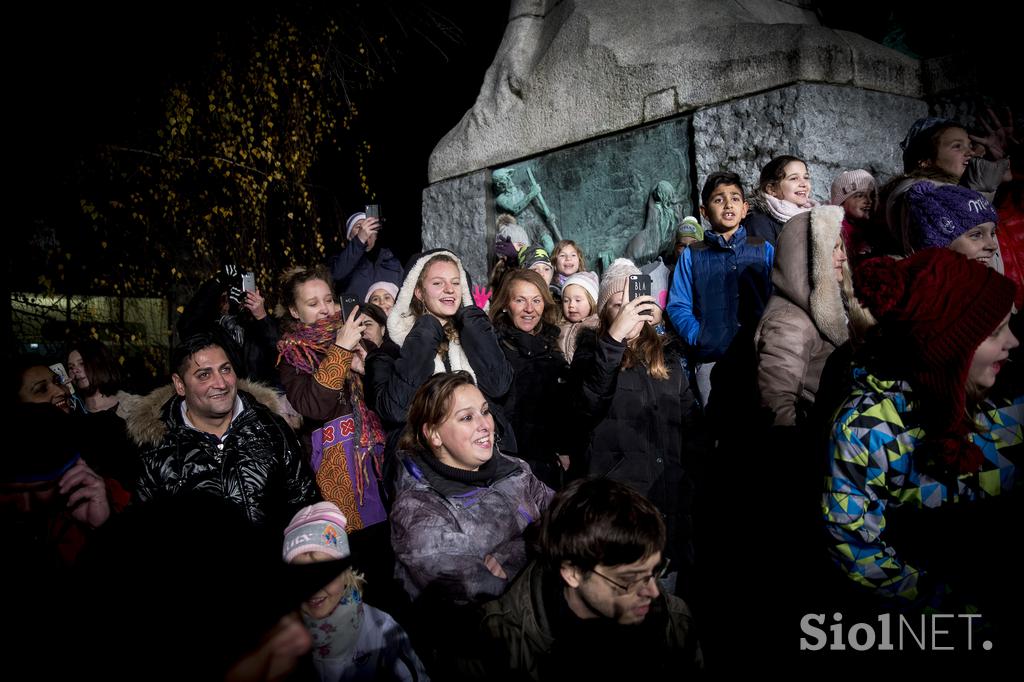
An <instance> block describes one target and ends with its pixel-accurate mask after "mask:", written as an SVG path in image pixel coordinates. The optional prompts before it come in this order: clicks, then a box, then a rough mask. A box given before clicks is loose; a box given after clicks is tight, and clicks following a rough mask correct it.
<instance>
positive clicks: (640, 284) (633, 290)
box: [626, 273, 654, 317]
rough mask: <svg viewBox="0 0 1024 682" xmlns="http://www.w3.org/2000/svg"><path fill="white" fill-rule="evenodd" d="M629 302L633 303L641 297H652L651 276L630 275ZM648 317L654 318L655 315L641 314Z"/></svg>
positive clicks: (628, 284)
mask: <svg viewBox="0 0 1024 682" xmlns="http://www.w3.org/2000/svg"><path fill="white" fill-rule="evenodd" d="M626 292H627V297H628V298H627V300H629V301H632V300H633V299H634V298H639V297H640V296H650V295H651V276H650V275H645V274H643V273H641V274H639V275H630V276H629V280H628V281H627V282H626ZM641 315H646V316H647V317H654V313H652V312H650V311H649V310H648V311H647V312H644V313H641Z"/></svg>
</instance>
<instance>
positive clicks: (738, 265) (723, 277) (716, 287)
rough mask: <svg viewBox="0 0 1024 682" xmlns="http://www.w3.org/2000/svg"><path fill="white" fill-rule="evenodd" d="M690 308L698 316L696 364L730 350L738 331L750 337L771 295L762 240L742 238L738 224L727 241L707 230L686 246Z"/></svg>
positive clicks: (768, 266)
mask: <svg viewBox="0 0 1024 682" xmlns="http://www.w3.org/2000/svg"><path fill="white" fill-rule="evenodd" d="M689 249H690V261H691V263H692V265H693V310H694V313H695V314H696V315H697V316H698V317H699V318H700V321H701V328H700V337H699V338H698V339H697V346H696V347H695V348H693V349H692V350H693V352H692V356H691V357H692V359H693V360H694V361H696V362H714V361H716V360H719V359H720V358H721V357H722V356H723V355H725V352H726V351H727V350H728V349H729V345H730V344H731V343H732V341H733V339H734V338H735V337H736V334H738V333H739V331H740V329H747V330H749V331H750V333H751V334H753V331H754V328H755V327H756V326H757V323H758V321H760V319H761V314H762V313H763V312H764V307H765V305H766V304H767V303H768V297H769V296H771V293H772V270H771V263H770V262H765V260H766V259H765V253H766V249H767V246H766V244H765V241H764V239H761V238H759V237H747V230H746V228H744V227H743V226H742V225H741V226H740V228H739V229H738V230H736V232H735V233H734V234H733V236H732V239H731V240H730V241H729V242H728V243H727V242H726V241H725V240H724V239H723V238H722V235H720V234H718V233H717V232H713V231H711V230H708V231H706V232H705V233H704V241H702V242H697V243H695V244H691V245H690V247H689Z"/></svg>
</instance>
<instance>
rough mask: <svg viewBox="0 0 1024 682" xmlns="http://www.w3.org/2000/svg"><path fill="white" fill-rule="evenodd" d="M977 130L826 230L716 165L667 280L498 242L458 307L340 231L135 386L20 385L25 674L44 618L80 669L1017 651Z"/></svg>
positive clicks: (791, 171) (1011, 487) (13, 456)
mask: <svg viewBox="0 0 1024 682" xmlns="http://www.w3.org/2000/svg"><path fill="white" fill-rule="evenodd" d="M984 132H985V133H987V134H985V135H983V136H980V137H979V136H970V135H969V134H968V132H967V129H966V128H964V127H963V126H962V125H960V124H958V123H956V122H955V121H949V120H940V119H932V118H929V119H922V120H921V121H918V122H917V123H915V124H914V126H913V127H912V128H911V129H910V131H909V132H908V134H907V137H906V139H905V140H904V142H903V143H902V148H903V150H904V173H903V174H902V175H900V176H898V177H896V178H893V179H892V180H890V181H889V182H887V183H886V184H885V185H884V186H879V185H878V183H877V182H876V180H875V178H874V177H872V175H871V174H870V173H869V172H868V171H866V170H863V169H850V170H847V171H844V172H842V173H840V174H838V175H837V177H835V178H834V179H833V181H832V183H831V195H830V196H829V197H828V200H827V201H825V202H822V203H819V202H817V201H816V200H815V199H814V197H813V196H812V195H813V192H812V183H811V178H810V175H809V171H808V165H807V163H806V162H805V161H804V160H803V159H800V158H798V157H796V156H792V155H780V156H778V157H776V158H774V159H772V160H771V161H770V162H769V163H768V164H767V165H766V166H765V167H764V168H763V169H762V172H761V175H760V179H759V182H758V185H757V187H755V188H747V187H745V186H744V183H743V181H742V180H741V178H740V177H739V176H738V175H736V174H735V173H732V172H729V171H727V170H723V171H719V172H714V173H711V174H710V175H709V176H708V177H707V178H705V179H704V183H703V185H702V189H701V193H700V202H701V205H700V216H701V218H702V219H703V221H701V220H698V219H697V218H696V217H691V216H688V217H686V218H685V219H684V220H683V221H682V222H681V223H680V224H679V225H678V228H677V234H676V243H675V247H674V249H672V250H671V252H669V253H664V254H660V256H661V259H662V262H663V263H664V264H665V265H666V266H667V267H668V272H667V274H666V275H665V276H664V277H656V276H650V275H648V274H647V273H646V272H645V271H642V270H641V267H639V266H645V265H647V264H645V263H634V262H632V261H630V260H628V259H625V258H620V259H617V260H615V261H614V262H612V263H611V264H610V265H609V266H608V267H607V268H605V269H604V271H603V272H602V273H598V272H595V271H593V270H588V269H587V263H588V260H587V256H586V254H585V253H584V252H583V249H582V248H581V247H580V246H579V244H578V243H576V242H573V241H570V240H563V241H560V242H558V243H557V244H555V245H554V248H553V249H552V250H551V252H550V253H548V251H547V250H546V249H545V248H544V247H543V246H541V245H537V244H531V243H530V240H529V238H528V237H527V233H526V232H525V230H523V229H522V228H521V227H520V226H518V225H517V224H516V223H515V220H514V219H511V218H509V217H508V216H504V217H503V218H502V219H501V220H500V221H499V229H498V235H497V238H496V240H495V244H494V258H495V260H494V267H493V269H492V271H491V276H490V281H489V282H487V283H486V286H481V285H478V286H473V283H472V282H471V281H470V279H469V277H468V276H467V273H466V270H465V268H464V267H463V264H462V261H461V259H460V256H459V254H456V253H454V252H452V251H450V250H447V249H435V250H432V251H426V252H424V253H420V254H417V255H416V256H414V257H413V258H412V259H411V260H410V262H409V263H408V264H407V265H406V266H405V267H402V266H401V265H400V264H399V263H398V261H397V259H396V258H395V257H394V255H393V254H392V253H391V251H389V250H388V249H387V248H386V247H384V246H382V245H381V244H379V243H378V238H379V235H380V230H381V228H382V224H381V222H380V220H379V219H377V218H374V217H367V216H366V215H365V214H362V213H357V214H355V215H353V216H352V217H350V218H349V220H348V221H347V223H346V225H345V226H344V236H345V238H346V245H345V247H344V248H343V249H342V251H341V252H340V253H339V254H337V255H336V256H334V257H333V258H331V259H330V261H329V262H328V263H326V264H323V263H321V264H303V265H298V266H295V267H292V268H289V269H288V270H286V271H284V272H282V273H281V274H280V277H279V279H278V281H277V286H276V291H277V292H278V295H279V300H278V301H277V305H276V306H275V307H274V310H272V311H268V309H267V307H268V306H267V303H266V301H265V300H264V298H263V296H262V295H261V293H260V291H259V289H258V288H255V287H253V288H248V289H246V288H244V287H242V288H240V287H239V285H238V282H239V280H238V275H239V272H238V269H237V268H236V267H234V266H228V267H226V268H225V269H224V271H223V272H220V273H218V274H217V276H216V277H213V278H212V279H211V280H210V281H209V282H207V283H206V284H204V285H203V287H201V288H200V290H199V292H198V293H197V295H196V297H195V298H194V299H193V301H192V302H191V303H190V304H189V305H188V306H187V307H186V309H185V312H184V313H183V314H182V315H181V318H180V320H179V322H178V325H177V331H178V335H179V337H180V342H179V343H178V344H177V345H176V347H175V349H174V351H173V353H172V355H171V362H170V383H169V384H168V385H167V386H165V387H163V388H161V389H158V390H156V391H154V392H152V393H150V394H148V395H132V394H130V393H127V392H126V391H125V388H126V382H125V379H124V377H122V376H121V371H120V366H119V363H118V362H117V360H116V359H115V358H114V357H113V355H112V354H111V352H110V351H109V350H108V349H106V348H105V347H104V346H103V345H102V344H99V343H97V342H95V341H75V342H72V343H70V344H69V346H68V351H69V352H68V355H67V356H66V357H64V358H58V359H53V358H42V357H36V356H27V357H24V358H20V359H19V361H18V362H17V363H16V364H15V366H14V376H13V379H14V391H13V393H11V394H10V396H11V402H12V407H11V414H13V415H14V416H15V421H14V422H13V427H12V430H13V432H14V434H15V446H14V448H13V449H12V450H11V453H10V455H9V456H8V457H6V458H5V464H4V467H3V476H2V490H3V492H2V500H3V523H4V529H5V535H7V536H8V537H9V541H10V543H11V548H12V550H13V551H12V552H11V554H12V556H14V557H15V568H16V570H15V571H14V574H13V576H14V577H13V579H9V580H8V583H7V585H8V591H9V593H8V594H6V595H5V598H6V599H7V601H8V603H10V604H12V608H13V609H14V610H13V611H12V612H13V613H17V614H18V615H19V617H22V618H23V619H24V623H25V625H26V627H24V628H23V631H24V632H25V633H26V640H27V641H26V643H25V646H26V647H27V649H26V651H39V652H42V651H44V650H45V648H46V647H45V646H44V645H42V644H41V643H39V642H38V641H35V639H34V637H33V636H32V634H33V633H35V634H38V633H39V632H42V631H44V630H46V629H47V628H49V629H50V630H53V629H54V628H55V627H56V628H57V629H58V630H60V629H61V628H64V630H63V632H72V631H73V632H74V639H75V640H76V643H77V645H76V646H75V647H73V649H74V651H75V652H76V656H77V657H78V658H79V659H80V661H81V663H80V665H81V666H82V669H83V670H95V671H97V672H98V674H99V675H101V676H102V677H104V678H112V677H113V678H119V677H125V678H128V677H137V676H139V674H140V666H144V668H143V669H144V670H145V671H146V672H145V674H144V675H143V676H146V677H154V676H155V677H162V676H167V677H168V678H171V677H176V678H177V677H200V678H203V679H205V678H207V677H209V678H210V679H232V680H247V679H261V680H263V679H268V680H269V679H274V680H278V679H281V680H283V679H319V680H323V681H324V682H335V681H338V680H364V679H395V680H426V679H429V677H433V678H434V679H441V680H448V679H508V680H528V679H532V680H554V679H577V678H584V677H596V678H599V679H601V678H606V677H616V678H620V679H621V678H624V677H626V676H631V677H634V678H636V679H678V678H682V677H685V676H686V675H687V674H688V672H689V671H692V670H696V669H700V668H702V667H707V668H709V669H728V668H730V667H731V666H734V665H738V664H739V661H741V660H742V659H743V657H744V655H746V654H748V653H751V652H753V653H755V654H756V655H758V656H766V657H768V658H765V659H759V660H765V661H769V660H771V657H772V656H778V657H787V656H790V655H794V654H796V653H797V652H798V646H797V642H798V638H799V630H798V625H799V623H800V614H801V613H807V612H812V611H814V610H824V609H828V610H829V612H830V613H831V612H832V611H841V612H843V613H844V614H848V615H847V619H848V620H849V622H856V620H855V619H856V618H861V619H863V620H868V619H870V618H874V616H875V615H876V614H879V613H887V612H892V613H899V614H906V615H908V616H913V617H916V616H917V615H919V614H926V613H944V614H981V617H982V618H983V623H982V627H983V628H984V632H985V635H986V637H987V639H988V641H989V642H990V644H991V643H994V647H992V648H993V649H994V651H995V653H994V654H992V655H999V654H1000V652H1002V653H1003V654H1004V655H1005V654H1008V653H1009V652H1010V650H1011V648H1012V646H1011V645H1012V643H1013V641H1014V638H1015V637H1018V636H1019V634H1020V628H1019V626H1017V625H1016V624H1015V623H1016V620H1017V610H1018V609H1019V608H1020V607H1021V606H1022V605H1024V603H1022V600H1021V595H1022V591H1024V590H1022V588H1020V587H1019V586H1018V585H1019V582H1020V581H1018V580H1015V579H1014V578H1013V576H1012V574H1009V573H1005V572H1003V571H1009V570H1010V567H1011V566H1013V564H1011V563H1010V561H1011V560H1012V557H1013V555H1014V553H1013V546H1012V545H1013V544H1014V543H1013V540H1012V538H1013V534H1014V533H1015V532H1016V531H1017V530H1018V529H1019V528H1020V521H1021V517H1020V510H1021V502H1020V497H1021V496H1020V491H1019V486H1018V485H1016V483H1017V478H1018V473H1017V472H1018V471H1019V469H1018V468H1017V467H1016V462H1017V460H1018V459H1019V458H1020V457H1021V455H1022V454H1024V433H1022V425H1024V377H1022V369H1021V367H1022V364H1021V362H1020V360H1019V356H1018V351H1017V348H1018V345H1019V344H1018V340H1017V339H1018V336H1019V329H1020V322H1019V319H1020V318H1019V317H1017V316H1014V313H1015V312H1016V310H1017V309H1018V307H1019V306H1020V305H1021V304H1022V303H1024V248H1022V243H1024V237H1022V234H1024V226H1022V225H1021V222H1020V215H1021V211H1022V199H1021V197H1022V191H1021V190H1022V187H1024V169H1022V168H1021V167H1020V166H1019V160H1020V159H1021V158H1022V156H1021V155H1019V154H1017V152H1018V149H1017V141H1016V140H1015V138H1014V137H1013V134H1012V130H1010V129H1009V128H1008V127H1007V126H1005V125H1003V124H1002V123H1001V122H999V121H998V120H996V119H994V118H993V119H992V121H991V125H989V126H986V130H985V131H984ZM1011 160H1012V162H1011ZM993 193H994V194H993ZM583 229H585V226H580V230H583ZM54 360H56V361H57V362H65V361H66V362H67V366H68V372H67V379H65V378H64V376H63V375H62V373H61V372H60V371H55V369H54V367H53V365H54ZM243 545H244V546H243ZM233 547H238V550H237V552H236V551H232V550H231V549H230V548H233ZM282 547H283V549H282ZM233 577H237V581H235V580H234V579H233ZM55 585H57V586H66V587H59V588H57V589H54V586H55ZM70 590H73V591H74V592H75V594H77V595H79V596H81V597H82V598H81V599H80V600H76V602H80V603H81V604H83V605H82V606H81V607H80V608H74V607H70V606H69V604H68V601H67V600H66V599H65V597H64V596H63V595H64V594H65V591H70ZM44 592H45V593H48V594H50V595H53V596H51V597H48V598H46V599H42V598H40V597H39V595H40V594H43V593H44ZM142 594H145V596H146V606H145V608H144V609H143V610H142V611H141V612H139V611H138V610H136V609H135V608H134V607H129V605H128V604H129V600H131V601H132V602H137V601H138V599H139V597H140V595H142ZM240 602H241V603H240ZM112 607H113V608H112ZM55 614H64V615H57V616H55ZM55 618H56V619H58V620H62V621H63V622H64V623H65V625H62V626H60V627H57V626H54V624H53V620H54V619H55ZM158 621H159V622H158ZM181 622H186V623H190V622H195V623H196V624H197V625H196V627H195V628H194V629H193V628H191V627H188V626H184V627H180V626H175V625H172V623H181ZM218 627H220V628H221V629H226V630H229V631H230V632H229V633H227V634H225V633H222V632H221V630H219V629H218ZM157 638H159V639H157ZM833 653H834V654H835V655H839V654H837V653H835V652H833ZM922 655H924V654H922ZM817 660H818V662H821V663H823V664H828V663H829V659H824V658H822V659H817ZM812 662H814V659H812ZM37 665H40V666H41V665H45V657H44V658H43V659H41V660H40V662H39V663H37Z"/></svg>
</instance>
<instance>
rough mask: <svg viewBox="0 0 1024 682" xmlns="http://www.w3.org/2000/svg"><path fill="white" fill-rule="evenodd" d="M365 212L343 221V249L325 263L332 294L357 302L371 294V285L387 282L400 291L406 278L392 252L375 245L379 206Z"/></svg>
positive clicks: (372, 205)
mask: <svg viewBox="0 0 1024 682" xmlns="http://www.w3.org/2000/svg"><path fill="white" fill-rule="evenodd" d="M366 208H367V210H366V211H360V212H358V213H353V214H352V215H350V216H349V217H348V220H346V221H345V233H344V245H343V246H342V248H341V251H340V252H338V253H337V254H335V255H334V256H332V257H331V258H330V260H328V262H327V267H328V268H330V271H331V279H332V281H333V283H334V288H335V290H336V291H337V292H338V293H339V294H352V295H353V296H355V297H356V298H357V299H358V300H360V301H362V300H364V299H366V296H367V294H370V293H372V292H371V291H370V285H373V284H377V285H379V284H380V283H381V282H390V283H391V284H394V285H395V286H396V287H399V286H401V285H402V279H403V277H404V275H405V271H404V270H403V269H402V264H401V263H400V262H399V261H398V259H397V258H396V257H395V254H393V253H392V252H391V249H389V248H387V247H386V246H381V245H379V244H378V243H377V242H378V239H379V237H380V230H381V227H382V226H383V220H384V219H383V218H381V217H380V206H379V205H378V204H370V205H368V206H367V207H366ZM373 214H376V215H373Z"/></svg>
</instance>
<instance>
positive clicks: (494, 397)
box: [366, 249, 516, 481]
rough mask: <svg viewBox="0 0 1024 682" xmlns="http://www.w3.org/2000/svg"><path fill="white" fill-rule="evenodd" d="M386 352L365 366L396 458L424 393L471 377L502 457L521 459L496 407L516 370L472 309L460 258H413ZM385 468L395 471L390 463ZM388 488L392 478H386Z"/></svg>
mask: <svg viewBox="0 0 1024 682" xmlns="http://www.w3.org/2000/svg"><path fill="white" fill-rule="evenodd" d="M387 326H388V335H387V338H385V339H384V344H383V345H382V346H381V347H380V348H379V349H377V350H375V351H373V352H372V353H370V355H369V356H368V357H367V359H366V399H367V402H368V403H369V404H370V405H371V406H372V408H373V410H374V411H375V412H376V413H377V414H378V415H379V416H380V418H381V421H382V422H383V425H384V428H385V429H386V430H387V431H388V439H387V441H388V446H387V449H386V451H385V452H386V453H391V452H394V446H395V444H396V443H397V439H398V435H399V434H400V433H401V430H402V427H404V426H405V422H406V416H407V414H408V411H409V405H411V404H412V399H413V396H414V395H415V394H416V390H417V389H418V388H419V387H420V385H421V384H422V383H423V382H424V381H426V380H427V379H428V378H429V377H430V376H432V375H434V374H437V373H439V372H451V371H455V370H460V369H461V370H465V371H467V372H469V373H470V374H472V375H473V378H474V379H475V380H476V383H477V386H478V387H479V388H480V391H481V392H482V393H483V394H484V397H486V398H487V400H488V401H489V402H490V403H491V406H492V409H493V410H494V412H495V417H496V421H497V422H498V425H499V439H500V440H501V442H500V445H501V449H502V450H503V451H506V452H515V451H516V447H515V436H514V435H513V434H512V429H511V428H508V424H507V422H506V421H505V419H504V418H503V417H502V416H501V415H500V414H498V409H497V408H498V405H497V403H498V401H499V400H500V399H501V398H502V397H503V396H504V395H505V394H506V393H507V392H508V390H509V387H510V386H511V385H512V367H511V365H509V363H508V360H506V359H505V354H504V353H503V352H502V351H501V347H500V346H499V345H498V337H497V336H496V335H495V333H494V328H493V327H492V326H491V322H490V320H489V319H488V318H487V314H486V313H484V311H483V310H481V309H480V308H478V307H477V306H475V305H474V304H473V297H472V295H471V294H470V287H469V278H468V277H467V276H466V271H465V269H464V268H463V267H462V262H461V261H460V260H459V257H458V256H456V255H455V254H454V253H452V252H451V251H448V250H447V249H435V250H433V251H427V252H425V253H422V254H418V255H416V256H414V257H413V264H412V266H411V267H409V268H408V269H407V270H406V276H405V282H404V283H403V284H402V288H401V290H399V292H398V298H397V300H396V301H395V307H394V308H392V310H391V314H390V315H388V325H387ZM386 460H387V461H386V463H385V468H386V469H391V470H392V471H393V464H392V462H391V461H390V460H391V458H390V457H387V455H386ZM384 478H385V481H391V480H393V478H392V477H391V476H389V475H388V472H387V471H386V472H385V477H384Z"/></svg>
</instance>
